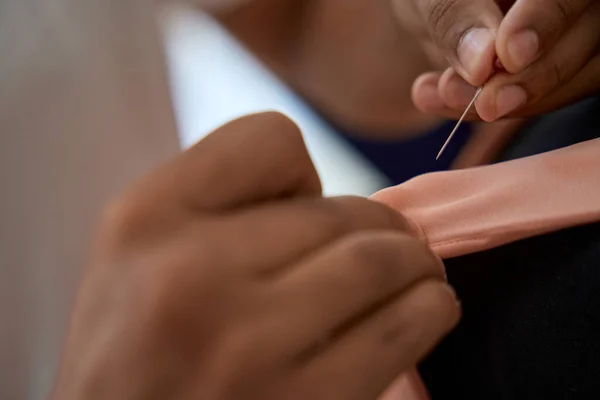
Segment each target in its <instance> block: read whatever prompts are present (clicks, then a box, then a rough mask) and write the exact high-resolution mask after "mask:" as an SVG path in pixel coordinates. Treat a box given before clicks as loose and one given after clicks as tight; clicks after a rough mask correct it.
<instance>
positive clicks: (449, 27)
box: [426, 0, 467, 44]
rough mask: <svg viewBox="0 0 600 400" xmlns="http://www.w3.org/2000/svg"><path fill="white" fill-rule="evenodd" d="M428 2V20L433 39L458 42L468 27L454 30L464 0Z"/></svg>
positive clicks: (439, 41) (432, 0) (434, 0)
mask: <svg viewBox="0 0 600 400" xmlns="http://www.w3.org/2000/svg"><path fill="white" fill-rule="evenodd" d="M426 4H427V5H426V22H427V23H428V24H429V29H430V33H431V34H432V36H433V39H434V40H435V41H436V42H438V43H441V42H446V41H448V40H450V42H451V43H453V44H454V43H457V42H458V41H459V40H460V37H461V36H462V34H463V33H464V31H466V29H467V28H466V27H465V28H464V29H462V30H460V29H458V30H453V27H454V26H455V24H456V21H457V19H456V14H457V12H458V10H459V8H460V7H461V5H462V0H430V1H427V3H426Z"/></svg>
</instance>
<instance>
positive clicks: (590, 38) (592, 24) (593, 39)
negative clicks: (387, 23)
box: [394, 0, 600, 121]
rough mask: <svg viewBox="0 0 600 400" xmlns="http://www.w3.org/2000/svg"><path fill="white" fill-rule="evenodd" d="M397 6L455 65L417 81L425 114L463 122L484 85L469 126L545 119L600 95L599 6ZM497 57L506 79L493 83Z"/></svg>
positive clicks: (522, 0) (405, 2)
mask: <svg viewBox="0 0 600 400" xmlns="http://www.w3.org/2000/svg"><path fill="white" fill-rule="evenodd" d="M394 5H395V7H396V10H397V15H398V16H399V17H400V18H399V19H400V20H401V21H406V20H407V19H408V18H412V19H413V22H412V24H413V26H414V27H419V29H420V30H421V33H426V34H427V35H428V37H429V38H430V39H431V41H432V42H433V44H434V45H435V46H436V47H437V49H439V50H440V51H441V53H442V54H443V55H444V56H445V57H446V59H447V60H448V61H449V63H450V68H448V69H447V70H446V71H445V72H443V73H438V72H431V73H426V74H423V75H421V76H420V77H419V78H418V79H417V80H416V81H415V84H414V86H413V100H414V102H415V104H416V106H417V107H418V108H419V109H420V110H421V111H425V112H428V113H434V114H438V115H443V116H445V117H449V118H457V117H459V116H460V115H461V114H462V112H463V111H464V109H465V107H466V106H467V105H468V103H469V102H470V100H471V99H472V97H473V96H474V94H475V91H476V87H478V86H481V85H483V84H484V83H485V88H484V90H483V92H482V93H481V95H480V96H479V98H478V100H477V102H476V111H475V110H472V112H471V113H470V114H469V115H468V118H469V119H479V118H481V119H483V120H485V121H494V120H497V119H499V118H503V117H523V116H531V115H537V114H542V113H545V112H548V111H552V110H554V109H557V108H559V107H562V106H564V105H567V104H569V103H572V102H574V101H576V100H579V99H581V98H584V97H586V96H588V95H590V94H592V93H594V92H597V91H598V90H599V89H600V53H599V48H600V2H599V1H596V0H516V1H514V0H508V1H495V0H427V1H417V0H395V1H394ZM502 11H506V14H505V15H504V17H503V16H502ZM407 16H408V18H407ZM414 21H420V22H419V23H420V25H419V23H415V22H414ZM415 24H416V25H415ZM474 32H476V33H477V35H474V34H473V33H474ZM417 33H418V32H417ZM483 33H485V35H484V34H483ZM484 39H485V40H484ZM465 50H468V51H465ZM496 55H497V56H498V58H499V59H500V61H501V63H502V64H503V66H504V68H505V69H506V71H507V72H502V73H496V74H495V75H494V76H491V75H492V74H493V63H494V57H495V56H496ZM490 76H491V78H490ZM488 79H489V81H488ZM486 81H487V82H486Z"/></svg>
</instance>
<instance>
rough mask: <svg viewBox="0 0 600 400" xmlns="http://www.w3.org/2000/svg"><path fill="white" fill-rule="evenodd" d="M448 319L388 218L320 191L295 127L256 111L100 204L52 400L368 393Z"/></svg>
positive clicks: (375, 208)
mask: <svg viewBox="0 0 600 400" xmlns="http://www.w3.org/2000/svg"><path fill="white" fill-rule="evenodd" d="M459 313H460V312H459V306H458V303H457V300H456V298H455V295H454V292H453V291H452V289H451V288H450V287H449V286H448V284H447V283H446V281H445V278H444V272H443V265H442V263H441V262H440V260H439V259H438V258H437V257H436V256H434V255H433V254H432V252H431V251H430V250H429V249H428V248H427V247H426V246H425V245H424V244H423V243H421V241H420V240H418V239H416V238H415V237H414V236H413V235H412V234H411V231H410V229H409V228H408V225H407V223H406V222H405V221H404V220H403V218H402V217H401V216H400V215H398V214H396V213H395V212H394V211H392V210H391V209H389V208H388V207H386V206H384V205H382V204H378V203H375V202H373V201H369V200H366V199H362V198H351V197H344V198H323V197H322V196H321V187H320V182H319V179H318V177H317V174H316V172H315V170H314V167H313V165H312V163H311V161H310V158H309V156H308V154H307V152H306V149H305V147H304V144H303V141H302V138H301V135H300V133H299V131H298V129H297V127H296V126H295V125H294V124H293V123H291V122H290V121H289V120H288V119H286V118H284V117H282V116H280V115H279V114H274V113H267V114H259V115H254V116H250V117H246V118H242V119H240V120H236V121H234V122H232V123H230V124H228V125H226V126H224V127H222V128H220V129H219V130H218V131H217V132H215V133H214V134H212V135H209V136H208V137H207V138H206V139H205V140H203V141H201V142H200V143H198V144H197V145H196V146H195V147H193V148H192V149H191V150H189V151H187V152H186V153H184V154H183V155H181V156H180V157H178V158H177V159H175V160H173V162H171V163H170V164H168V165H166V166H164V167H163V168H161V169H159V170H158V171H157V172H155V173H154V174H152V175H150V176H149V177H147V178H146V179H145V180H143V181H142V182H140V184H138V185H137V186H136V187H134V188H133V189H132V190H130V191H129V192H128V193H127V194H126V195H125V196H123V197H122V198H121V199H120V200H118V201H116V202H115V203H114V204H113V206H112V207H110V208H109V210H108V212H107V214H106V217H105V219H104V221H103V224H102V227H101V229H100V232H99V238H98V242H97V245H96V247H95V252H94V255H93V257H92V261H91V265H90V268H89V270H88V272H87V274H86V278H85V279H84V282H83V284H82V286H81V289H80V295H79V297H78V301H77V304H76V308H75V311H74V316H73V319H72V323H71V327H70V331H69V337H68V341H67V344H66V349H65V352H64V357H63V364H62V368H61V372H60V374H59V377H58V379H57V382H56V385H55V391H54V394H53V395H54V397H53V398H54V399H56V400H58V399H61V400H74V399H86V400H94V399H129V400H136V399H140V400H142V399H143V400H148V399H181V400H185V399H190V400H192V399H194V400H195V399H206V400H245V399H261V400H269V399H271V400H280V399H302V400H304V399H315V400H317V399H319V400H320V399H324V400H331V399H344V400H374V399H376V398H377V397H378V395H379V394H380V393H382V391H383V390H384V389H385V388H386V387H387V386H388V385H389V384H390V382H392V380H393V379H394V378H395V377H396V376H397V375H398V374H400V373H401V372H403V371H404V370H406V369H407V368H409V367H411V366H413V365H414V364H415V363H416V362H417V361H418V360H419V359H420V358H421V357H422V356H423V355H424V354H425V353H426V352H428V351H429V350H430V349H431V348H432V346H434V344H435V343H436V342H437V341H438V340H440V339H441V338H442V337H443V336H444V335H445V334H446V333H447V332H448V331H449V330H450V329H451V328H452V327H453V326H454V325H455V324H456V323H457V321H458V319H459Z"/></svg>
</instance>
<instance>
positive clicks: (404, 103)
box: [217, 0, 445, 138]
mask: <svg viewBox="0 0 600 400" xmlns="http://www.w3.org/2000/svg"><path fill="white" fill-rule="evenodd" d="M217 17H218V19H220V20H221V22H222V23H223V24H224V25H225V26H226V27H227V28H228V29H229V30H230V31H231V32H233V34H234V35H236V36H237V37H238V38H239V39H240V40H241V41H242V42H244V43H245V44H246V45H247V46H248V48H250V49H251V50H252V51H253V52H254V53H255V54H256V55H257V56H258V57H259V58H261V59H262V60H263V61H264V62H265V63H266V64H267V65H268V66H269V67H270V68H271V69H272V70H273V71H274V72H275V73H277V74H278V75H279V76H280V77H282V78H283V80H284V81H286V82H287V83H288V84H289V85H291V86H292V87H293V88H294V89H295V90H296V91H297V92H298V93H300V94H301V95H302V96H304V97H305V98H306V99H308V100H309V102H310V103H311V104H312V105H314V106H315V107H317V108H318V109H319V111H321V112H323V113H324V114H325V115H326V116H327V117H328V118H330V119H331V120H333V121H334V122H335V123H336V124H338V125H340V126H342V127H343V128H346V129H348V130H350V131H352V132H356V133H357V134H368V135H369V136H370V137H379V138H389V137H407V136H411V135H414V134H418V133H419V132H423V131H426V130H427V129H428V128H430V127H432V126H433V125H435V124H437V123H438V120H437V119H436V118H433V117H432V116H431V115H424V114H422V113H421V112H419V111H418V110H417V109H416V108H415V106H414V105H413V103H412V99H411V95H410V89H411V86H412V84H413V82H414V80H415V79H416V78H417V77H418V76H419V75H420V74H421V73H423V72H424V71H427V70H431V69H432V68H436V64H434V63H432V62H431V61H430V60H429V58H428V57H427V56H426V55H425V53H424V52H423V50H422V48H421V46H420V44H419V43H417V42H415V41H414V40H412V37H411V35H410V34H409V33H408V32H407V31H405V30H404V29H402V28H401V27H400V26H399V25H398V24H397V22H396V20H395V18H394V14H393V10H392V7H391V3H390V2H389V1H387V0H385V1H366V0H289V1H287V0H286V1H280V0H251V1H248V2H247V4H246V5H245V6H243V7H239V8H237V9H235V11H234V12H224V13H217ZM442 65H445V64H442Z"/></svg>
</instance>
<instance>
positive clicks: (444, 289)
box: [421, 280, 460, 327]
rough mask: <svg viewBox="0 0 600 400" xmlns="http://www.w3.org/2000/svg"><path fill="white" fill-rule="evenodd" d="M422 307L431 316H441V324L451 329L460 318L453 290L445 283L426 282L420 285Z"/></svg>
mask: <svg viewBox="0 0 600 400" xmlns="http://www.w3.org/2000/svg"><path fill="white" fill-rule="evenodd" d="M421 297H422V299H423V305H424V306H425V307H426V308H427V309H429V310H430V312H431V314H432V315H438V316H443V317H444V318H443V321H442V323H445V325H446V326H448V327H452V326H454V325H456V323H457V322H458V320H459V318H460V307H459V305H458V300H457V297H456V294H455V292H454V290H453V289H452V288H451V287H450V286H449V285H448V284H446V283H443V282H439V281H433V280H430V281H426V282H423V283H422V284H421Z"/></svg>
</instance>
